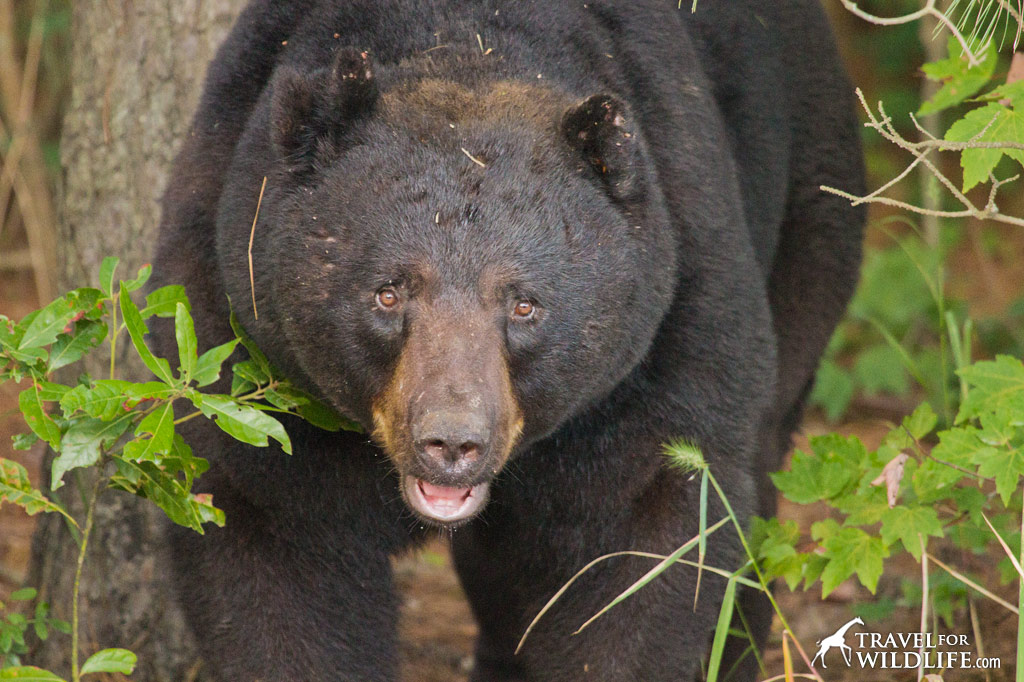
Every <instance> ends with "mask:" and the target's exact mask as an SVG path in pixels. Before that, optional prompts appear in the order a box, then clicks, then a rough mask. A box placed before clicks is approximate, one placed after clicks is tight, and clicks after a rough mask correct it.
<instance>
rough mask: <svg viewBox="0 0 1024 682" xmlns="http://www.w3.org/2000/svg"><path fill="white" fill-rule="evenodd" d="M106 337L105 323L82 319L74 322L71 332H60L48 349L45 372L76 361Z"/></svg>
mask: <svg viewBox="0 0 1024 682" xmlns="http://www.w3.org/2000/svg"><path fill="white" fill-rule="evenodd" d="M106 337H107V325H106V324H105V323H103V322H99V321H97V320H82V321H81V322H78V323H76V325H75V330H74V333H73V334H62V335H61V336H60V337H58V339H57V342H56V343H55V344H54V345H53V348H52V349H51V350H50V362H49V364H48V365H47V366H46V371H47V372H53V371H54V370H57V369H60V368H61V367H64V366H65V365H70V364H71V363H73V362H77V361H78V360H80V359H81V357H82V356H83V355H85V354H86V353H87V352H89V351H90V350H92V349H93V348H96V347H97V346H99V345H100V344H101V343H103V340H104V339H105V338H106Z"/></svg>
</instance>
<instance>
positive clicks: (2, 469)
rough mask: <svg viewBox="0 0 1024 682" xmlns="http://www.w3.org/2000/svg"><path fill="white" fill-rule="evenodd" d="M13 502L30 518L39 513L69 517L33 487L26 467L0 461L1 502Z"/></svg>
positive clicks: (6, 460)
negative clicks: (53, 513)
mask: <svg viewBox="0 0 1024 682" xmlns="http://www.w3.org/2000/svg"><path fill="white" fill-rule="evenodd" d="M4 501H8V502H13V503H14V504H16V505H18V506H19V507H21V508H22V509H24V510H25V513H26V514H28V515H29V516H34V515H36V514H38V513H39V512H57V513H59V514H63V515H64V516H67V512H66V511H65V510H64V508H63V507H62V506H60V505H59V504H57V503H56V502H53V501H51V500H50V499H48V498H47V497H46V496H45V495H43V494H42V493H41V492H40V491H39V490H37V489H35V488H33V487H32V483H31V481H30V480H29V478H28V472H27V471H26V470H25V467H23V466H22V465H20V464H18V463H17V462H12V461H11V460H9V459H0V502H4Z"/></svg>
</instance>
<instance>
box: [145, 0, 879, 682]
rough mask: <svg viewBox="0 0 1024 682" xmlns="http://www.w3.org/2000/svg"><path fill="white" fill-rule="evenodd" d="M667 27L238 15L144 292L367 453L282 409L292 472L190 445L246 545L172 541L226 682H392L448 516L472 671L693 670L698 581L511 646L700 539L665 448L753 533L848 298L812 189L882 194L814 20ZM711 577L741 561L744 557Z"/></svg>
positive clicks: (747, 9)
mask: <svg viewBox="0 0 1024 682" xmlns="http://www.w3.org/2000/svg"><path fill="white" fill-rule="evenodd" d="M683 4H684V5H686V7H685V8H683V9H680V8H679V7H678V3H677V2H676V0H633V1H630V2H622V1H620V0H575V1H574V2H567V1H558V2H553V1H551V0H514V1H513V0H474V1H471V0H254V1H253V2H252V3H251V4H250V5H249V6H248V8H247V9H246V10H245V11H244V13H243V14H242V15H241V17H240V19H239V20H238V23H237V25H236V26H235V28H234V30H233V32H232V33H231V34H230V36H229V37H228V39H227V41H226V42H225V44H224V45H223V47H222V48H221V49H220V52H219V53H218V55H217V57H216V59H215V60H214V62H213V63H212V65H211V66H210V70H209V73H208V76H207V80H206V86H205V90H204V93H203V96H202V101H201V104H200V107H199V111H198V113H197V114H196V117H195V121H194V123H193V126H192V129H191V133H190V136H189V137H188V139H186V140H185V141H184V145H183V148H182V151H181V153H180V155H179V157H178V159H177V162H176V164H175V166H174V170H173V173H172V174H171V178H170V182H169V185H168V189H167V193H166V197H165V200H164V217H163V224H162V233H161V242H160V247H159V254H158V260H157V266H158V271H159V272H160V276H161V278H162V279H163V281H166V282H179V283H185V284H186V285H187V286H188V288H189V291H190V294H191V296H192V298H193V304H194V315H195V316H196V318H197V320H198V328H199V331H200V334H201V341H202V343H203V344H205V345H212V344H215V343H220V342H222V341H224V340H226V339H228V338H230V335H231V331H230V329H229V327H228V317H229V311H228V297H229V296H230V299H231V300H232V301H234V302H235V308H236V312H237V313H238V315H239V316H240V320H241V323H242V325H243V326H244V327H245V328H246V330H247V331H248V332H249V333H250V334H251V336H252V337H253V338H254V339H255V340H256V342H257V343H258V344H259V345H260V346H261V347H262V348H263V349H264V350H265V352H266V353H267V355H268V356H269V357H270V359H271V361H272V362H274V363H275V364H276V365H277V366H278V367H279V368H280V369H281V370H282V371H283V372H284V373H285V374H286V375H287V376H289V377H290V378H292V379H293V380H294V381H296V382H298V383H300V384H301V385H303V386H305V387H306V388H308V389H309V390H310V391H312V392H314V393H316V394H317V395H318V396H320V397H322V398H323V399H324V400H325V401H327V402H328V403H329V404H330V405H332V406H333V407H334V408H335V409H336V410H337V411H338V412H339V413H341V414H343V415H346V416H347V417H349V418H351V419H354V420H356V421H357V422H358V423H360V424H361V425H362V426H363V427H364V428H365V434H359V433H354V432H341V433H327V432H323V431H319V430H317V429H315V428H314V427H312V426H309V425H305V424H301V423H291V422H289V423H288V424H287V427H288V429H289V432H290V433H291V436H292V440H293V443H294V448H295V454H294V455H293V456H291V457H288V456H285V455H283V454H282V453H281V452H279V451H275V450H273V449H272V448H268V449H265V450H260V449H255V448H250V447H246V446H243V445H240V444H239V443H236V442H229V439H228V438H227V437H225V436H222V435H221V434H219V432H217V431H216V429H207V428H197V429H196V430H195V431H193V432H192V434H191V442H192V443H193V444H194V446H195V447H197V449H198V450H199V452H201V453H203V454H206V455H207V456H209V457H210V458H211V459H212V468H211V470H210V472H209V473H208V474H207V475H205V476H204V478H203V479H202V482H201V485H202V486H203V487H204V490H205V491H207V492H212V493H213V495H214V500H215V502H216V503H217V504H218V505H219V506H221V507H223V508H224V509H225V510H226V512H227V519H228V522H227V526H226V527H225V528H223V529H214V530H212V531H211V532H209V533H208V534H207V535H206V536H205V537H200V536H198V535H195V534H193V533H190V532H189V531H181V532H174V533H173V535H172V545H173V550H174V555H175V564H176V570H177V572H178V574H179V575H181V576H183V577H184V579H183V580H181V585H182V590H181V591H182V601H183V604H184V608H185V610H186V612H187V615H188V617H189V618H190V621H191V624H192V626H193V628H194V630H195V632H196V634H197V637H198V640H199V643H200V646H201V648H202V651H203V653H204V657H205V659H206V661H207V663H208V666H209V668H211V669H212V674H213V675H214V676H215V677H216V678H217V679H219V680H222V682H228V681H230V682H251V681H253V680H261V681H263V682H278V681H285V680H287V681H303V682H318V681H328V680H330V681H332V682H334V681H338V680H353V681H359V682H373V681H377V680H387V681H393V680H395V679H396V677H397V674H398V673H397V662H396V633H395V624H396V618H397V610H398V602H397V597H396V594H395V591H394V588H393V584H392V577H391V571H390V564H389V560H390V557H392V556H394V555H395V554H396V553H399V552H402V551H403V550H405V549H407V548H409V547H412V546H415V545H416V543H417V542H418V541H419V540H420V539H421V538H422V537H423V536H424V535H425V534H426V533H428V532H434V533H436V532H437V531H436V528H438V527H440V528H445V529H451V537H452V545H453V555H454V558H455V563H456V568H457V570H458V574H459V576H460V578H461V580H462V583H463V585H464V587H465V591H466V594H467V595H468V598H469V600H470V603H471V605H472V608H473V611H474V614H475V616H476V619H477V621H478V624H479V628H480V634H479V640H478V643H477V647H476V657H475V666H474V669H473V673H472V679H473V680H474V681H477V682H484V681H488V682H495V681H499V680H501V681H506V682H510V681H512V680H519V681H526V680H530V681H535V682H567V681H569V680H596V681H607V682H627V681H635V682H659V681H668V680H672V681H673V682H675V681H678V680H689V679H694V677H695V676H697V675H699V674H700V672H699V671H700V670H701V664H702V660H703V659H704V658H705V657H706V655H707V650H708V644H709V637H710V633H711V630H712V629H713V626H714V623H715V620H716V618H717V612H718V609H719V603H720V600H721V595H722V590H723V587H724V581H723V580H722V579H721V578H718V577H716V576H714V575H709V574H708V573H705V574H704V577H703V583H702V587H701V597H700V599H699V601H698V602H697V604H696V607H695V606H694V589H695V584H696V571H695V570H691V569H689V568H686V567H683V566H681V565H680V566H676V567H673V568H672V569H671V570H670V571H668V572H666V573H665V574H663V576H662V577H661V578H659V579H658V580H656V581H654V582H653V583H652V584H650V585H649V586H648V587H646V588H644V589H642V590H640V591H639V592H638V593H637V594H636V595H634V596H633V597H631V598H629V599H627V600H626V601H625V602H623V603H622V604H621V605H619V606H617V607H616V608H615V609H613V610H612V611H611V612H610V613H608V614H607V615H605V616H604V617H602V618H600V619H598V620H597V621H595V622H594V624H593V625H591V626H590V627H589V628H587V629H586V630H584V631H583V632H582V633H580V634H578V635H575V636H574V635H573V632H574V631H575V630H576V629H577V628H578V627H579V626H580V625H581V624H582V623H583V622H584V621H585V620H586V619H587V618H589V617H590V616H591V615H593V614H594V613H595V612H596V611H598V610H599V609H600V608H601V607H603V606H604V605H605V604H607V603H608V601H609V600H610V599H611V598H612V597H614V596H615V595H616V594H618V593H619V592H620V591H621V590H623V589H624V588H626V587H627V586H629V585H630V584H631V583H632V582H633V581H634V580H636V579H637V578H638V577H639V576H641V575H643V574H644V573H645V572H646V571H648V570H649V569H650V568H651V565H652V564H651V562H650V560H648V559H643V558H631V557H622V558H617V559H612V560H608V561H605V562H603V563H601V564H599V565H598V566H597V567H596V568H595V569H594V570H592V571H590V572H588V573H586V574H585V575H584V576H583V577H582V578H581V579H580V580H579V581H578V582H577V583H576V584H574V586H573V587H572V589H570V590H569V591H567V592H566V593H565V594H564V596H563V597H562V598H561V599H560V600H559V601H558V602H557V603H556V605H555V607H554V608H553V609H552V610H551V611H550V612H549V613H547V614H546V615H545V617H544V618H543V619H541V620H540V621H539V623H538V625H537V627H536V629H535V630H534V631H533V633H532V634H531V636H530V638H529V639H528V640H527V641H526V643H525V646H524V647H523V649H522V651H520V652H519V653H518V654H516V653H515V648H516V644H517V642H518V641H519V638H520V637H521V636H522V634H523V632H524V630H525V628H526V626H527V624H528V623H529V622H530V621H531V619H532V618H533V617H534V616H535V615H536V614H537V612H538V611H539V610H540V609H541V607H542V606H543V605H544V604H545V603H546V602H547V600H548V599H549V598H550V597H551V596H552V595H553V594H554V593H555V592H556V591H557V590H558V589H559V588H560V587H561V586H562V585H563V584H564V583H565V582H566V581H567V580H568V579H569V578H570V577H571V576H572V575H573V574H574V573H575V572H576V571H578V570H579V569H580V568H581V567H582V566H584V565H585V564H586V563H587V562H589V561H591V560H593V559H595V558H596V557H598V556H600V555H603V554H606V553H610V552H615V551H619V550H629V549H635V550H644V551H648V552H657V553H667V552H669V551H671V550H672V549H674V548H676V547H677V546H679V545H680V544H682V543H683V542H684V541H686V540H688V539H689V538H691V537H692V536H694V535H695V534H696V530H697V525H698V492H697V488H696V486H697V483H695V482H694V481H692V480H688V478H687V477H685V476H682V475H680V474H679V473H678V472H675V471H673V470H671V469H670V468H668V467H667V466H666V465H665V459H664V456H663V454H662V447H663V444H664V443H666V442H667V441H670V440H672V439H676V438H680V437H682V438H686V439H689V440H691V441H693V442H695V443H697V444H698V445H699V446H700V447H701V448H702V449H703V452H704V454H705V456H706V458H707V460H708V462H709V463H710V466H711V468H712V471H713V472H714V473H715V475H716V476H717V478H718V480H720V481H721V482H722V483H723V484H724V486H725V490H726V492H727V494H728V495H729V497H730V499H731V502H732V504H733V506H734V507H735V509H736V510H737V513H738V514H739V515H741V516H743V517H744V518H746V517H749V515H751V514H754V513H762V514H770V513H771V512H772V510H773V509H774V501H773V495H772V494H771V488H770V486H769V485H768V484H767V482H766V481H765V476H764V472H765V471H766V470H771V469H773V468H775V467H777V466H778V465H779V462H780V458H781V456H782V454H783V453H784V451H785V450H786V449H787V447H788V444H789V438H790V433H791V431H792V430H793V429H794V428H795V426H796V425H797V423H798V421H799V418H800V414H801V410H802V402H803V399H804V397H805V395H806V393H807V388H808V386H809V385H810V382H811V380H812V377H813V374H814V371H815V368H816V366H817V363H818V359H819V356H820V354H821V352H822V350H823V348H824V347H825V344H826V342H827V340H828V338H829V335H830V333H831V331H832V329H833V327H834V325H835V324H836V322H837V321H838V319H839V317H840V315H841V314H842V311H843V308H844V306H845V304H846V302H847V299H848V297H849V296H850V293H851V291H852V289H853V286H854V283H855V280H856V274H857V270H858V262H859V256H860V241H861V232H862V223H863V214H862V212H861V211H860V210H859V209H856V208H852V207H850V206H849V204H847V203H846V202H844V201H842V200H840V199H837V198H835V197H830V196H827V195H825V194H823V193H822V192H821V191H820V190H819V186H820V185H822V184H829V185H835V186H839V187H843V188H845V189H847V190H849V191H852V192H861V191H862V186H861V185H862V182H863V180H862V174H863V170H862V163H861V160H860V152H859V145H858V131H857V121H856V117H855V114H854V111H853V105H852V97H851V92H850V86H849V84H848V83H847V80H846V77H845V75H844V73H843V70H842V67H841V65H840V63H839V59H838V56H837V54H836V51H835V48H834V45H833V43H832V38H831V33H830V29H829V26H828V24H827V21H826V19H825V17H824V15H823V12H822V10H821V8H820V7H819V4H818V2H817V0H773V1H772V2H758V1H757V0H729V1H728V2H723V1H721V0H700V2H699V3H698V5H697V7H696V12H695V13H691V11H690V7H689V5H690V3H689V2H685V3H683ZM264 178H266V187H265V192H264V193H263V195H262V203H261V208H260V210H259V214H258V219H257V222H256V225H255V228H253V227H252V225H253V219H254V215H256V213H257V202H258V200H259V199H260V197H261V186H262V185H263V179H264ZM251 231H252V239H253V246H252V262H253V267H254V281H253V289H254V294H255V304H256V310H257V311H258V316H256V315H254V311H253V306H252V305H248V304H244V305H243V304H242V302H248V301H250V295H251V291H250V280H249V271H248V265H247V256H248V254H247V251H248V248H249V241H250V232H251ZM193 424H194V422H193ZM716 514H717V515H719V516H720V515H721V509H720V508H719V507H718V506H717V505H716V506H715V507H714V509H713V510H712V512H711V515H712V517H713V518H718V517H719V516H715V515H716ZM706 562H707V564H708V565H712V566H718V567H721V568H724V569H728V570H733V569H736V568H738V567H740V566H741V565H742V564H743V556H742V550H741V547H740V545H739V543H738V540H737V539H736V538H735V536H734V534H732V533H731V532H729V531H726V530H723V531H722V532H719V533H717V534H716V535H714V536H713V537H712V538H711V541H710V543H709V548H708V556H707V559H706ZM747 598H748V600H749V601H747V602H745V606H747V611H746V615H747V620H748V621H749V623H750V625H751V627H752V629H753V630H754V634H755V636H756V637H758V638H761V637H763V636H764V634H765V632H766V631H767V630H766V628H767V627H768V625H769V623H770V618H771V614H770V613H769V612H768V611H766V610H765V609H764V608H763V605H761V604H760V603H759V602H758V599H756V598H754V597H753V596H751V595H748V596H747ZM744 649H745V642H743V641H742V640H736V642H733V643H731V644H730V645H729V647H728V648H727V650H726V654H725V659H726V660H725V661H724V663H725V669H729V668H734V673H735V675H736V677H737V679H750V678H751V677H752V676H753V674H754V668H753V665H754V662H753V661H754V659H753V657H752V656H746V657H745V658H742V652H743V651H744Z"/></svg>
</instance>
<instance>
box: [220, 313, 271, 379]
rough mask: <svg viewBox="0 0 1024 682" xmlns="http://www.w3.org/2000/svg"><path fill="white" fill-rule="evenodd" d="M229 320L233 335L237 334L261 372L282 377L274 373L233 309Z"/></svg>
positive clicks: (269, 375)
mask: <svg viewBox="0 0 1024 682" xmlns="http://www.w3.org/2000/svg"><path fill="white" fill-rule="evenodd" d="M230 322H231V329H232V331H234V332H235V336H237V337H238V340H239V341H241V342H242V345H243V346H245V349H246V350H247V351H249V357H250V358H252V360H253V362H255V363H256V365H257V366H258V367H259V368H260V369H261V370H262V371H263V373H264V374H265V375H266V376H268V377H270V378H275V379H279V378H282V377H279V376H278V375H277V374H276V372H275V371H274V368H273V366H272V365H271V364H270V360H268V359H267V356H266V355H264V354H263V351H261V350H260V349H259V347H258V346H257V345H256V342H255V341H253V340H252V338H251V337H250V336H249V335H248V334H247V333H246V331H245V329H243V328H242V324H241V323H240V322H239V321H238V317H237V316H236V315H235V311H234V310H232V311H231V317H230Z"/></svg>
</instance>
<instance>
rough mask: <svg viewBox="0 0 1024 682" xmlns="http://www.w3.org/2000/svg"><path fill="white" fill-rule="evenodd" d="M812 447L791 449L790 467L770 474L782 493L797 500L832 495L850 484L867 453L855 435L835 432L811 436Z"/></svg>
mask: <svg viewBox="0 0 1024 682" xmlns="http://www.w3.org/2000/svg"><path fill="white" fill-rule="evenodd" d="M811 448H812V450H813V452H814V454H813V455H808V454H806V453H804V452H801V451H800V450H797V451H795V452H794V453H793V459H792V462H791V464H790V470H789V471H783V472H779V473H774V474H771V478H772V481H773V482H774V483H775V486H776V487H777V488H778V489H779V490H780V491H781V492H782V494H783V495H785V496H786V497H787V498H788V499H790V500H792V501H793V502H796V503H798V504H808V503H810V502H816V501H817V500H827V499H832V498H834V497H837V496H839V495H840V494H842V493H843V492H844V491H846V490H848V489H849V488H851V487H852V486H853V485H854V484H855V483H856V482H857V480H858V479H859V478H860V468H861V464H862V463H863V461H864V459H865V458H866V456H867V453H866V451H865V449H864V445H863V444H861V442H860V441H859V440H858V439H856V438H849V439H847V438H843V437H842V436H838V435H835V434H832V435H829V436H819V437H816V438H812V439H811Z"/></svg>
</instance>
